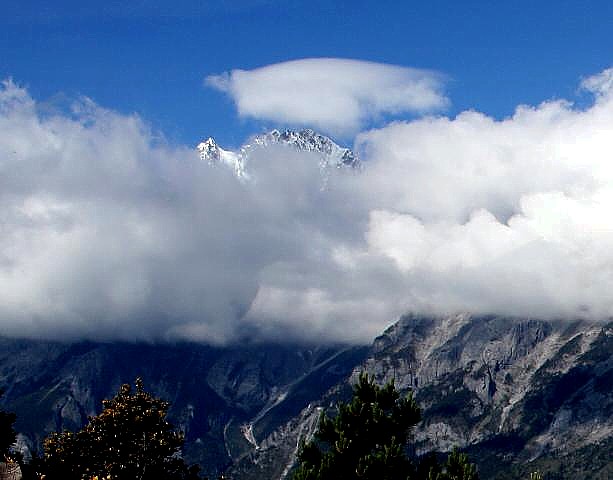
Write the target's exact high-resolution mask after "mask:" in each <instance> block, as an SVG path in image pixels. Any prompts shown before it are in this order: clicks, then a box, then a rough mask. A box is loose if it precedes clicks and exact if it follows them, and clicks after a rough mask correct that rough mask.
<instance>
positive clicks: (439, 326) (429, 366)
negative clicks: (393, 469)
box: [237, 315, 613, 479]
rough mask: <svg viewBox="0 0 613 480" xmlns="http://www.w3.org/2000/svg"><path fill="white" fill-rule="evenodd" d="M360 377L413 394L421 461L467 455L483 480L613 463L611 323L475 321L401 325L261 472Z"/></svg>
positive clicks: (409, 319) (261, 457)
mask: <svg viewBox="0 0 613 480" xmlns="http://www.w3.org/2000/svg"><path fill="white" fill-rule="evenodd" d="M363 370H366V371H368V372H369V373H370V374H371V375H374V376H375V378H376V379H377V381H378V382H380V383H385V382H388V381H390V380H394V381H395V383H396V385H397V387H398V388H399V389H400V390H402V391H403V392H409V391H412V392H413V394H414V395H415V397H416V399H417V401H418V402H419V404H420V405H421V407H422V409H423V418H424V420H423V422H422V423H421V425H420V426H419V428H418V429H417V430H416V431H415V432H414V433H415V435H414V440H415V446H416V452H417V453H418V454H419V453H425V452H427V451H433V450H434V451H440V452H446V451H450V450H451V449H452V448H453V447H454V446H459V447H462V448H465V449H467V450H468V451H469V453H472V455H473V459H474V460H475V461H476V462H477V463H478V464H479V466H480V468H481V472H482V478H485V479H487V478H520V477H521V478H524V477H526V475H527V473H526V472H528V471H530V468H533V469H534V468H540V469H541V470H543V471H547V468H549V467H550V465H551V464H552V462H553V460H552V459H556V460H557V459H560V458H575V457H576V456H577V454H578V452H579V455H583V456H584V457H582V458H585V462H584V463H583V464H582V463H581V462H576V465H575V467H573V468H570V469H569V470H568V472H566V473H565V474H564V475H562V476H561V477H556V478H591V477H590V476H589V475H592V474H593V473H594V471H598V468H602V469H605V470H606V469H607V468H609V465H610V462H609V461H608V460H602V461H600V463H598V462H596V461H593V459H594V458H597V457H598V456H599V455H602V452H605V458H610V450H607V449H610V448H611V445H612V444H613V415H611V414H612V413H613V325H604V324H596V323H588V322H583V321H577V322H573V323H569V322H545V321H540V320H535V319H525V318H507V317H499V316H472V315H453V316H448V317H424V316H415V315H407V316H405V317H403V318H402V319H400V321H398V322H397V323H396V324H394V325H393V326H391V327H390V328H389V329H388V330H387V331H386V332H384V333H383V334H382V335H381V336H380V337H378V338H377V339H376V340H375V341H374V343H373V345H372V348H371V349H370V351H369V353H368V356H367V358H366V360H365V361H364V362H362V363H361V364H360V365H359V366H357V367H356V368H355V369H354V371H353V373H352V375H351V377H350V379H348V381H345V382H344V383H342V384H339V385H336V386H334V387H333V388H332V389H331V390H330V391H328V392H327V394H326V395H324V397H323V398H322V399H321V400H320V401H319V402H316V403H313V404H311V405H310V406H309V409H310V410H309V409H305V410H304V411H303V412H301V415H302V418H303V421H302V423H301V422H299V421H297V418H298V417H296V418H295V419H293V420H292V421H293V422H295V423H294V424H292V423H291V422H288V423H287V425H286V426H285V431H283V430H281V429H280V430H279V431H278V432H277V436H276V437H274V438H273V436H271V437H270V442H268V443H266V442H264V444H265V445H267V448H268V449H269V451H268V457H267V452H266V451H260V452H259V454H258V457H257V458H256V459H255V460H254V465H255V466H257V465H262V464H267V463H273V461H272V460H271V459H272V458H276V461H277V462H278V463H284V464H290V463H291V461H292V459H293V458H294V457H292V456H291V455H292V453H291V451H288V450H286V451H285V452H284V451H283V449H282V448H281V445H284V444H285V445H292V444H295V442H296V441H297V440H296V439H297V438H298V437H299V436H300V435H309V434H312V432H313V429H314V426H313V423H312V421H313V417H310V416H309V412H310V411H312V410H313V409H314V408H317V407H319V408H322V407H326V406H328V405H329V404H330V403H331V402H334V401H335V400H336V399H338V398H342V397H343V396H345V398H346V396H347V392H348V390H349V386H350V384H351V383H352V382H354V381H355V380H356V378H357V376H358V374H359V372H361V371H363ZM606 452H609V453H608V454H607V453H606ZM284 455H290V456H289V457H287V456H284ZM607 455H608V456H607ZM598 458H599V457H598ZM567 463H568V462H567ZM586 464H589V465H590V467H589V468H587V467H586ZM534 465H536V466H534ZM598 465H600V466H598ZM255 466H254V468H256V467H255ZM531 466H532V467H531ZM513 469H515V470H513ZM522 469H524V470H525V471H524V470H522ZM245 470H246V468H245ZM605 470H602V471H605ZM511 471H514V472H515V474H516V476H513V475H512V474H511V473H509V472H511ZM505 475H511V476H505ZM582 475H583V476H582ZM603 475H605V476H604V477H601V478H607V477H606V474H603ZM237 478H238V477H237ZM245 478H255V477H249V476H245ZM268 478H273V477H268ZM274 478H283V476H282V475H280V476H278V477H274Z"/></svg>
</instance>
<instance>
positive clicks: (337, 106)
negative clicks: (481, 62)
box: [206, 58, 448, 134]
mask: <svg viewBox="0 0 613 480" xmlns="http://www.w3.org/2000/svg"><path fill="white" fill-rule="evenodd" d="M206 83H207V84H208V85H210V86H212V87H214V88H217V89H218V90H221V91H223V92H226V93H227V94H228V95H230V96H231V97H232V99H233V100H234V102H235V103H236V107H237V109H238V113H239V114H240V115H241V116H248V117H253V118H258V119H264V120H272V121H274V122H279V123H283V124H290V125H300V126H309V127H314V128H316V129H319V130H321V131H324V132H332V133H340V134H347V133H355V132H356V131H357V130H358V129H359V128H360V127H362V126H363V125H364V124H365V123H366V122H367V121H369V120H372V119H373V118H377V117H379V116H380V115H382V114H400V113H406V112H413V113H423V112H429V111H433V110H440V109H442V108H444V107H445V106H446V105H447V103H448V102H447V98H446V97H445V96H444V95H443V93H442V84H443V82H442V76H441V75H439V74H436V73H434V72H431V71H427V70H419V69H414V68H406V67H399V66H395V65H386V64H380V63H373V62H365V61H358V60H344V59H338V58H309V59H302V60H295V61H289V62H283V63H278V64H275V65H269V66H266V67H262V68H257V69H254V70H232V71H231V72H228V73H224V74H222V75H214V76H210V77H207V79H206Z"/></svg>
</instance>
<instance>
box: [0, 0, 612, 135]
mask: <svg viewBox="0 0 613 480" xmlns="http://www.w3.org/2000/svg"><path fill="white" fill-rule="evenodd" d="M126 3H128V4H129V5H128V6H126ZM612 24H613V5H612V4H611V3H610V2H604V1H602V2H596V1H593V2H591V1H586V2H576V1H556V2H553V1H543V2H534V1H513V2H502V1H467V2H456V1H431V2H405V1H389V2H373V1H364V0H353V1H334V2H331V1H323V0H309V1H303V0H286V1H282V2H278V1H274V0H245V1H241V0H237V1H224V0H212V1H201V2H197V1H185V0H183V1H176V2H161V1H143V0H141V1H134V2H119V1H106V2H98V4H97V5H96V4H95V3H94V2H82V1H66V0H59V1H56V2H42V1H41V2H31V1H14V0H8V2H4V6H3V15H2V17H1V18H0V59H1V60H0V77H2V78H7V77H12V78H13V79H14V81H15V82H17V83H18V84H20V85H24V86H26V87H27V88H28V90H29V91H30V93H31V94H32V95H33V96H34V97H35V98H36V99H37V100H49V101H54V100H55V101H57V99H58V98H65V96H66V95H67V96H68V97H69V98H72V97H74V96H77V95H86V96H88V97H90V98H92V99H93V100H94V101H95V102H97V103H98V104H100V105H102V106H104V107H107V108H111V109H115V110H118V111H120V112H124V113H130V112H136V113H138V114H139V115H140V116H142V117H143V118H144V119H145V120H146V121H147V122H149V123H150V124H151V125H152V126H153V127H154V129H156V130H158V131H161V132H162V133H163V134H164V135H165V136H166V137H167V138H168V139H169V140H170V141H171V143H183V144H195V143H196V142H197V141H198V140H199V139H201V138H202V137H206V136H209V135H212V136H215V137H216V138H218V140H219V141H220V142H221V143H222V144H226V145H233V146H236V145H239V144H240V143H241V142H242V141H243V140H244V138H245V137H246V136H247V135H249V134H250V133H253V132H254V131H255V132H257V131H260V130H262V129H263V128H267V127H273V126H276V125H274V124H272V123H271V122H263V123H260V122H257V121H254V120H246V119H244V118H239V117H238V116H237V114H236V111H235V108H234V105H233V103H232V101H231V100H230V99H229V98H228V97H227V96H225V95H223V94H221V93H220V92H218V91H216V90H213V89H211V88H207V87H205V86H204V82H203V80H204V78H205V77H207V76H209V75H214V74H219V73H222V72H224V71H229V70H232V69H236V68H239V69H247V70H249V69H253V68H256V67H262V66H265V65H269V64H273V63H277V62H283V61H287V60H293V59H300V58H308V57H340V58H351V59H360V60H369V61H373V62H381V63H389V64H395V65H401V66H407V67H417V68H426V69H433V70H436V71H439V72H441V73H443V74H445V75H447V76H448V78H449V81H448V82H447V84H446V90H447V93H448V96H449V99H450V101H451V104H450V106H449V108H448V109H447V110H446V111H445V112H443V113H444V114H447V115H450V116H454V115H455V114H456V113H458V112H460V111H463V110H466V109H476V110H479V111H483V112H485V113H488V114H489V115H492V116H494V117H496V118H501V117H504V116H507V115H509V114H511V113H512V112H513V111H514V109H515V107H516V106H517V105H518V104H520V103H528V104H538V103H540V102H542V101H544V100H548V99H553V98H566V99H569V100H573V101H581V95H580V94H578V93H577V85H578V83H579V81H580V79H581V78H582V77H584V76H588V75H591V74H594V73H597V72H599V71H601V70H603V69H604V68H606V67H608V66H610V64H611V63H613V55H612V54H611V47H610V45H611V42H610V35H611V26H612ZM345 141H347V139H345Z"/></svg>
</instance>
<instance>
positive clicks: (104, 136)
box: [0, 71, 613, 344]
mask: <svg viewBox="0 0 613 480" xmlns="http://www.w3.org/2000/svg"><path fill="white" fill-rule="evenodd" d="M610 78H611V74H610V72H609V71H605V72H603V73H601V74H599V75H596V76H594V77H589V78H586V79H584V80H583V82H582V85H583V87H584V88H586V89H588V90H589V91H590V92H591V93H593V95H594V102H593V104H592V105H591V106H589V107H587V108H583V109H577V108H575V107H573V105H572V104H571V103H570V102H566V101H554V102H545V103H543V104H541V105H538V106H534V107H531V106H520V107H518V108H517V110H516V112H515V114H514V115H513V116H512V117H509V118H506V119H503V120H496V119H493V118H491V117H489V116H487V115H485V114H482V113H478V112H472V111H468V112H464V113H461V114H460V115H458V116H457V117H455V118H445V117H438V118H433V117H426V118H421V119H417V120H411V121H406V122H395V123H392V124H389V125H387V126H385V127H383V128H380V129H377V130H372V131H368V132H363V133H362V134H360V135H359V136H358V137H357V140H356V148H357V149H358V150H359V151H360V152H361V155H362V168H361V170H360V171H359V172H356V171H350V170H348V169H337V170H334V171H331V172H329V178H327V181H326V182H325V185H326V188H322V181H321V176H320V175H321V172H320V167H319V158H318V156H317V155H316V154H314V153H312V152H300V151H296V150H295V149H292V148H285V147H284V146H283V145H270V146H268V147H262V148H257V149H253V150H252V152H251V153H250V155H251V156H250V157H249V159H248V162H246V168H247V169H248V173H249V176H248V178H249V179H251V180H249V181H244V180H243V181H240V180H239V179H237V178H236V176H235V174H234V172H233V171H232V169H229V168H224V167H223V165H209V164H208V163H206V162H202V161H201V160H200V159H199V158H198V155H197V154H196V152H195V151H194V149H193V148H192V147H191V146H172V145H167V144H163V143H160V142H159V140H155V139H154V135H152V133H151V132H150V131H149V129H148V128H147V126H146V124H145V123H144V122H143V121H142V120H141V119H139V118H138V117H135V116H125V115H121V114H118V113H116V112H113V111H109V110H105V109H103V108H101V107H100V106H97V105H95V104H94V103H93V102H91V101H88V100H80V101H78V102H75V108H74V111H72V112H70V113H64V112H61V111H58V112H56V113H55V114H51V113H49V111H48V109H46V110H45V114H44V115H42V114H41V113H40V112H39V109H38V105H37V102H36V101H35V100H34V99H32V98H31V96H30V95H29V94H28V92H27V91H25V90H24V89H22V88H19V87H18V86H16V85H14V84H13V83H11V82H5V83H4V84H3V86H2V87H1V88H0V207H1V208H0V228H1V230H2V235H1V236H0V325H1V329H2V332H3V333H4V334H7V335H12V336H29V337H45V338H49V337H53V338H94V339H100V338H104V339H120V338H121V339H130V340H164V339H177V338H180V339H191V340H197V341H203V342H208V343H218V344H223V343H229V342H234V341H238V340H241V339H244V338H246V337H248V338H254V339H266V340H271V339H277V340H280V341H283V340H287V339H291V340H298V341H322V340H324V341H347V342H368V341H370V340H371V339H372V337H373V336H374V335H376V334H377V333H379V332H380V331H381V330H382V329H383V328H384V327H385V326H386V325H388V324H389V323H390V322H392V321H394V320H395V318H397V316H398V315H400V314H402V313H404V312H407V311H415V312H426V313H428V312H436V313H447V312H457V311H460V310H461V311H469V312H474V313H500V314H511V315H531V316H539V317H546V318H577V317H588V318H592V319H596V320H598V319H607V318H609V317H610V316H611V315H612V314H613V298H612V297H611V295H610V292H611V291H612V289H613V248H611V246H612V245H613V220H612V219H613V216H612V215H611V211H613V166H612V165H613V162H612V161H611V158H612V155H613V153H612V152H613V135H611V132H612V131H613V92H612V90H611V88H612V87H611V86H612V85H613V82H611V81H610Z"/></svg>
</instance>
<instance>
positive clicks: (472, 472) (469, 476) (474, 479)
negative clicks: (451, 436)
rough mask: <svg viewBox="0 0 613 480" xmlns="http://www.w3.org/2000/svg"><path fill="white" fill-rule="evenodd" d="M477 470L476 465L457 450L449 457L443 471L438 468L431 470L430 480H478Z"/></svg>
mask: <svg viewBox="0 0 613 480" xmlns="http://www.w3.org/2000/svg"><path fill="white" fill-rule="evenodd" d="M478 479H479V475H477V469H476V467H475V465H474V464H472V463H470V462H469V461H468V456H467V455H466V454H465V453H460V452H458V451H457V450H456V449H454V450H453V452H451V454H450V455H449V457H447V462H446V463H445V467H444V468H443V470H442V471H438V467H436V466H435V467H433V468H432V469H431V470H430V473H429V476H428V480H478Z"/></svg>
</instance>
